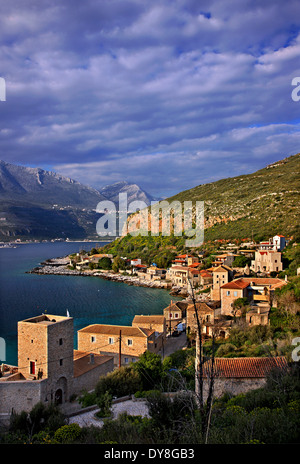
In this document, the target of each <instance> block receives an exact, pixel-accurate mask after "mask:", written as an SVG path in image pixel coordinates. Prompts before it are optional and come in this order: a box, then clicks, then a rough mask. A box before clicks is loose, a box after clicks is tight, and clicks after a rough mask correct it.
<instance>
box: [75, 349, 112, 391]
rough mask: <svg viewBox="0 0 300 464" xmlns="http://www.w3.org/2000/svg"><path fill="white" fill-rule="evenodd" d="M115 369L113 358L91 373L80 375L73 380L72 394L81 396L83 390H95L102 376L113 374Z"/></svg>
mask: <svg viewBox="0 0 300 464" xmlns="http://www.w3.org/2000/svg"><path fill="white" fill-rule="evenodd" d="M113 369H114V360H113V358H110V359H108V360H107V361H106V362H104V363H102V364H100V365H99V366H97V367H94V368H93V369H91V370H90V371H88V372H86V373H84V374H82V375H79V376H78V377H75V378H74V379H73V386H72V393H75V394H76V395H78V394H80V393H81V392H82V390H87V391H89V390H93V389H94V388H95V386H96V383H97V382H98V380H99V378H100V377H101V376H102V375H106V374H108V373H109V372H112V371H113Z"/></svg>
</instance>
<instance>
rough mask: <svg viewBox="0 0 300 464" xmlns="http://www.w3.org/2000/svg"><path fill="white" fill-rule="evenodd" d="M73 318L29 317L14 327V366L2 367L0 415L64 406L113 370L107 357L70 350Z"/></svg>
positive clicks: (110, 360)
mask: <svg viewBox="0 0 300 464" xmlns="http://www.w3.org/2000/svg"><path fill="white" fill-rule="evenodd" d="M73 341H74V333H73V318H71V317H63V316H57V315H50V314H49V315H45V314H42V315H40V316H36V317H32V318H30V319H26V320H24V321H20V322H19V323H18V366H6V367H5V366H4V369H3V371H4V372H3V376H2V377H1V378H0V412H1V413H2V414H5V413H6V414H10V413H11V411H12V410H14V411H16V412H20V411H22V410H25V411H29V410H31V409H32V407H33V406H34V405H35V404H36V403H38V402H39V401H41V402H43V403H45V404H50V403H53V402H56V403H65V402H68V401H69V400H70V397H71V396H72V395H73V394H79V393H80V392H81V391H82V389H87V390H90V389H93V388H94V386H95V384H96V382H97V380H98V379H99V377H100V375H104V374H106V373H107V372H110V371H112V370H113V358H112V357H111V356H100V355H96V356H95V355H94V354H91V353H90V352H87V351H77V350H74V349H73Z"/></svg>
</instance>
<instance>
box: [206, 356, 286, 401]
mask: <svg viewBox="0 0 300 464" xmlns="http://www.w3.org/2000/svg"><path fill="white" fill-rule="evenodd" d="M211 368H212V362H211V360H209V361H207V362H205V363H204V369H203V371H204V377H205V379H207V378H208V377H209V375H210V372H211ZM274 369H276V370H278V369H279V370H282V371H283V372H284V371H286V369H288V363H287V360H286V358H285V357H284V356H274V357H258V358H255V357H249V358H215V359H214V367H213V373H214V396H215V397H219V396H222V395H223V394H224V393H225V392H227V393H229V394H232V395H238V394H240V393H246V392H247V391H249V390H252V389H256V388H261V387H263V386H264V385H265V383H266V379H267V376H268V375H269V374H270V373H271V372H272V370H274ZM207 387H208V386H207V382H206V380H205V381H204V388H205V390H206V391H207Z"/></svg>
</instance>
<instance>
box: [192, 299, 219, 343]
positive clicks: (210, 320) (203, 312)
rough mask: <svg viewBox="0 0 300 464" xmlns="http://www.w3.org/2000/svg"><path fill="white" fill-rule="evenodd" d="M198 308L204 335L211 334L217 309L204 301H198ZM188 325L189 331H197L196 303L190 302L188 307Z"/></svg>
mask: <svg viewBox="0 0 300 464" xmlns="http://www.w3.org/2000/svg"><path fill="white" fill-rule="evenodd" d="M196 310H197V313H198V318H199V321H200V322H201V325H202V333H203V335H206V336H211V335H212V330H213V327H214V320H215V310H214V309H213V308H211V307H210V306H208V305H207V304H206V303H204V302H200V303H199V302H197V303H196ZM186 327H187V331H188V332H189V333H197V330H198V325H197V317H196V312H195V306H194V304H189V306H188V307H187V309H186Z"/></svg>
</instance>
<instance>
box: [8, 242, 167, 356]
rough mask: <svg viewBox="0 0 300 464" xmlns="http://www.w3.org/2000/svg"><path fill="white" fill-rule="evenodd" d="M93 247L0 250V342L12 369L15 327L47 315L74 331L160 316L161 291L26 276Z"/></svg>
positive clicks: (51, 245) (83, 244)
mask: <svg viewBox="0 0 300 464" xmlns="http://www.w3.org/2000/svg"><path fill="white" fill-rule="evenodd" d="M93 246H95V243H90V242H54V243H52V242H49V243H30V244H22V245H19V246H18V247H17V248H1V249H0V337H2V338H4V340H5V342H6V362H7V363H9V364H14V365H16V364H17V323H18V321H19V320H23V319H26V318H29V317H32V316H36V315H38V314H41V313H42V312H47V313H48V314H57V315H66V314H67V310H68V311H69V313H70V316H71V317H73V318H74V348H76V347H77V331H78V330H79V329H81V328H82V327H85V326H87V325H88V324H94V323H99V324H121V325H131V322H132V319H133V317H134V316H135V314H162V311H163V309H164V308H165V307H166V306H167V305H168V304H169V302H170V301H171V298H173V299H174V297H171V296H170V295H169V293H168V291H166V290H159V289H153V288H145V287H135V286H129V285H127V284H124V283H119V282H112V281H108V280H104V279H101V278H99V277H81V276H56V275H37V274H27V273H26V271H29V270H31V269H32V268H34V267H36V266H37V265H39V263H41V262H43V261H44V260H46V259H48V258H56V257H60V256H65V255H67V254H68V253H73V252H78V251H80V250H82V249H84V250H86V251H89V250H90V249H91V248H92V247H93Z"/></svg>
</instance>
